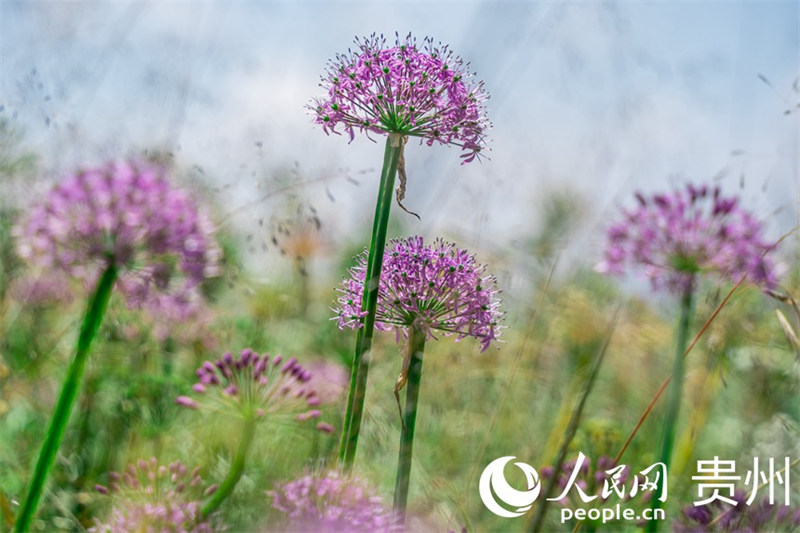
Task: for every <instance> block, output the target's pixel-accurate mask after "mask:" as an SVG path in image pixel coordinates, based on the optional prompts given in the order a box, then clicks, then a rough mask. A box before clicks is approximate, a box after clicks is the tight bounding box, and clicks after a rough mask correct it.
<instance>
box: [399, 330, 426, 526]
mask: <svg viewBox="0 0 800 533" xmlns="http://www.w3.org/2000/svg"><path fill="white" fill-rule="evenodd" d="M408 349H409V354H408V357H409V363H408V382H407V383H406V408H405V412H404V413H403V427H402V430H401V433H400V453H399V455H398V457H397V478H396V481H395V484H394V510H395V512H396V513H397V515H398V517H399V519H400V520H401V521H405V516H406V504H407V503H408V482H409V478H410V477H411V453H412V451H413V447H414V427H415V425H416V420H417V404H418V401H419V385H420V381H421V380H422V355H423V353H424V352H425V332H424V331H422V330H421V329H420V328H419V327H417V326H412V327H411V328H410V330H409V332H408Z"/></svg>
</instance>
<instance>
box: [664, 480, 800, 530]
mask: <svg viewBox="0 0 800 533" xmlns="http://www.w3.org/2000/svg"><path fill="white" fill-rule="evenodd" d="M733 499H734V500H735V501H736V505H730V504H728V503H724V502H722V501H721V500H714V501H713V502H711V503H709V504H707V505H699V506H695V505H687V506H686V507H684V509H683V512H682V515H683V516H682V519H681V520H676V521H675V522H674V523H673V531H675V532H676V533H705V532H709V531H724V532H729V533H750V532H756V531H795V530H796V529H797V528H798V527H800V509H797V508H795V507H791V506H788V505H783V504H780V503H776V504H772V505H771V504H770V503H769V500H767V499H763V500H760V501H755V502H753V503H752V504H751V505H747V496H746V495H745V493H744V491H742V490H737V491H736V492H735V494H734V496H733Z"/></svg>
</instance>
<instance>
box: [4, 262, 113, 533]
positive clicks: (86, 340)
mask: <svg viewBox="0 0 800 533" xmlns="http://www.w3.org/2000/svg"><path fill="white" fill-rule="evenodd" d="M116 279H117V269H116V267H114V266H109V267H108V268H107V269H106V271H105V272H103V275H102V276H101V277H100V281H99V282H98V284H97V288H96V289H95V291H94V294H93V295H92V296H91V298H90V299H89V305H88V308H87V310H86V315H85V316H84V319H83V326H81V332H80V335H79V337H78V346H77V350H76V352H75V358H74V359H73V360H72V363H71V364H70V366H69V370H68V371H67V377H66V379H65V380H64V385H63V386H62V388H61V395H60V396H59V398H58V403H57V404H56V408H55V411H54V412H53V418H52V419H51V420H50V427H48V428H47V434H46V436H45V439H44V443H43V444H42V450H41V451H40V452H39V459H38V460H37V462H36V469H35V470H34V472H33V478H32V479H31V482H30V486H29V487H28V493H27V495H26V496H25V500H24V501H23V502H22V507H21V508H20V510H19V515H18V517H17V522H16V524H15V525H14V530H15V531H17V532H22V531H28V530H29V529H30V526H31V522H32V521H33V517H34V515H35V514H36V508H37V507H38V506H39V500H40V499H41V497H42V491H43V490H44V485H45V482H46V481H47V477H48V475H49V474H50V470H51V469H52V468H53V463H54V462H55V459H56V453H58V448H59V446H60V445H61V441H62V440H63V438H64V431H65V430H66V428H67V422H69V417H70V414H71V413H72V408H73V406H74V405H75V399H76V398H77V397H78V392H79V390H80V386H81V380H82V378H83V372H84V370H85V369H86V361H87V359H88V357H89V347H90V346H91V344H92V340H93V339H94V337H95V335H96V334H97V330H98V328H99V327H100V323H101V322H102V320H103V315H104V314H105V311H106V306H107V305H108V300H109V298H110V297H111V292H112V290H113V289H114V282H115V281H116Z"/></svg>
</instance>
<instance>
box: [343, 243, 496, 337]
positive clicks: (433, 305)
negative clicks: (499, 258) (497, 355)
mask: <svg viewBox="0 0 800 533" xmlns="http://www.w3.org/2000/svg"><path fill="white" fill-rule="evenodd" d="M357 261H358V264H357V265H356V266H355V267H353V268H351V269H350V277H349V278H346V279H345V280H344V282H343V284H342V287H341V288H340V289H338V290H339V292H340V293H341V294H340V296H339V298H338V302H339V305H338V307H336V308H335V309H334V311H336V312H337V314H338V317H337V319H338V320H339V328H341V329H344V328H345V327H350V328H360V327H361V326H362V321H361V318H362V317H363V316H365V315H366V313H364V312H362V311H361V297H362V295H363V293H364V279H365V276H366V271H367V252H366V251H364V253H362V254H361V255H360V256H359V257H358V258H357ZM485 271H486V267H485V266H484V265H481V264H479V263H477V262H476V261H475V256H473V255H470V254H469V253H468V252H467V251H466V250H463V249H458V248H456V247H455V245H454V244H452V243H447V242H444V241H442V240H437V241H435V242H434V243H433V245H432V246H425V245H424V244H423V242H422V237H410V238H408V239H401V240H394V241H392V243H391V244H390V247H389V248H388V249H387V250H386V252H385V253H384V255H383V272H382V274H381V280H380V284H379V287H378V308H377V312H376V314H375V327H376V328H378V329H382V330H389V329H391V328H402V329H404V330H405V328H408V327H410V326H412V325H416V326H420V327H422V329H423V330H425V331H426V333H427V334H428V336H429V337H433V330H437V331H441V332H443V334H444V335H452V334H455V335H457V338H458V340H460V339H462V338H464V337H475V338H477V339H480V341H481V348H482V351H483V350H486V349H487V348H488V347H489V344H490V343H491V342H492V341H493V340H496V339H497V337H498V336H499V335H500V330H501V326H500V325H499V321H500V318H501V313H500V311H499V306H500V300H499V299H498V298H497V294H498V290H497V288H496V281H495V279H494V277H492V276H489V275H487V274H486V272H485Z"/></svg>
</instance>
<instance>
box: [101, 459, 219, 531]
mask: <svg viewBox="0 0 800 533" xmlns="http://www.w3.org/2000/svg"><path fill="white" fill-rule="evenodd" d="M109 480H110V483H109V486H108V487H105V486H102V485H98V486H97V487H96V489H97V491H98V492H100V493H102V494H111V495H112V496H113V497H114V500H115V504H114V508H113V510H112V511H111V516H110V517H109V518H108V521H107V522H100V521H99V520H96V525H95V527H92V528H90V529H89V531H90V532H95V533H106V532H107V533H123V532H131V531H148V532H150V531H152V532H166V531H173V532H185V533H211V532H212V531H218V530H219V526H218V525H215V524H212V522H211V521H209V520H202V519H201V518H200V517H201V515H200V505H201V504H200V500H201V499H202V498H203V497H205V496H208V495H210V494H212V493H213V492H214V490H215V489H216V487H215V486H214V485H211V486H206V485H205V484H204V482H203V479H202V477H200V468H199V467H197V468H195V469H194V470H192V471H191V472H189V470H188V469H187V468H186V466H185V465H184V464H183V463H181V462H180V461H178V462H174V463H170V464H169V465H159V464H158V462H157V461H156V459H155V457H153V458H151V459H150V460H149V461H145V460H143V459H140V460H139V461H138V462H137V463H136V464H131V465H129V466H128V468H127V469H125V471H124V472H122V473H121V474H119V473H116V472H112V473H110V474H109Z"/></svg>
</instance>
